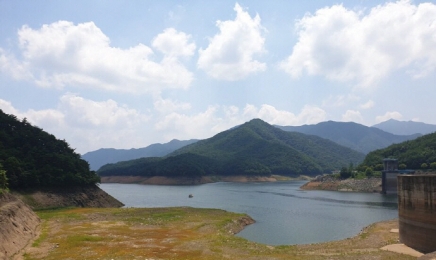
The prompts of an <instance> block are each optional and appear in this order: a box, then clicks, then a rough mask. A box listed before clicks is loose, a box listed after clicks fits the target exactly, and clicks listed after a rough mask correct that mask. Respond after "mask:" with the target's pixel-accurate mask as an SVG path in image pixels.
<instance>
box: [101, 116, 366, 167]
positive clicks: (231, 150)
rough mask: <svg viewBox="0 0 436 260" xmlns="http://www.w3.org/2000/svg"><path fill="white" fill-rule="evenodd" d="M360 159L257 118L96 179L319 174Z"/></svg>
mask: <svg viewBox="0 0 436 260" xmlns="http://www.w3.org/2000/svg"><path fill="white" fill-rule="evenodd" d="M363 158H364V154H362V153H359V152H356V151H354V150H352V149H350V148H346V147H343V146H340V145H338V144H336V143H334V142H332V141H330V140H327V139H323V138H320V137H317V136H309V135H305V134H301V133H296V132H286V131H282V130H280V129H278V128H276V127H274V126H271V125H269V124H267V123H265V122H263V121H262V120H260V119H254V120H251V121H250V122H247V123H245V124H243V125H240V126H238V127H236V128H232V129H230V130H227V131H224V132H221V133H219V134H217V135H215V136H214V137H211V138H209V139H205V140H201V141H198V142H196V143H194V144H191V145H187V146H184V147H182V148H180V149H178V150H176V151H174V152H173V153H171V154H169V155H167V156H166V157H165V158H143V159H138V160H134V161H127V162H120V163H117V164H109V165H105V166H103V167H101V168H100V170H99V171H98V174H99V175H100V176H110V175H138V176H159V175H160V176H187V175H189V176H204V175H271V174H279V175H289V176H297V175H300V174H307V175H317V174H320V173H323V172H329V171H332V170H335V169H340V168H341V167H343V166H348V165H349V164H350V163H354V164H357V163H359V162H361V161H362V160H363Z"/></svg>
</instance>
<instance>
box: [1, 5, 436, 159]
mask: <svg viewBox="0 0 436 260" xmlns="http://www.w3.org/2000/svg"><path fill="white" fill-rule="evenodd" d="M435 83H436V1H412V0H410V1H406V0H402V1H376V0H368V1H367V0H360V1H358V0H353V1H351V0H350V1H346V0H344V1H342V2H337V1H332V0H317V1H295V0H275V1H253V0H251V1H247V0H243V1H238V2H235V1H229V0H220V1H210V0H208V1H205V0H179V1H175V0H166V1H147V0H144V1H139V0H137V1H134V0H132V1H117V0H113V1H109V0H96V1H87V0H85V1H84V0H73V1H68V0H66V1H57V0H32V1H23V0H14V1H10V0H0V109H1V110H3V112H5V113H8V114H14V115H15V116H17V117H18V118H19V119H23V118H26V119H27V121H28V122H30V123H31V124H32V125H35V126H38V127H40V128H42V129H44V130H45V131H47V132H49V133H51V134H53V135H55V136H56V137H57V138H59V139H64V140H66V141H67V142H68V143H69V144H70V146H71V147H72V148H74V149H76V152H78V153H81V154H83V153H86V152H89V151H94V150H97V149H100V148H118V149H130V148H140V147H146V146H148V145H150V144H154V143H166V142H169V141H170V140H172V139H179V140H188V139H205V138H209V137H212V136H213V135H215V134H217V133H219V132H221V131H224V130H227V129H229V128H232V127H234V126H236V125H239V124H242V123H244V122H247V121H249V120H251V119H253V118H260V119H262V120H264V121H266V122H268V123H270V124H275V125H283V126H288V125H292V126H298V125H304V124H316V123H319V122H323V121H328V120H333V121H340V122H350V121H352V122H356V123H359V124H363V125H366V126H372V125H374V124H377V123H380V122H383V121H386V120H388V119H391V118H392V119H397V120H401V121H409V120H412V121H419V122H425V123H429V124H436V116H435V112H434V111H436V102H435V101H436V89H435V87H436V85H435Z"/></svg>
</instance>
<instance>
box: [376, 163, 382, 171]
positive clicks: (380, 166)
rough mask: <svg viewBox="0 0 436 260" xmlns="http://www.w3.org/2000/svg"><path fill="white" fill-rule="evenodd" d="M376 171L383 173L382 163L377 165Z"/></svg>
mask: <svg viewBox="0 0 436 260" xmlns="http://www.w3.org/2000/svg"><path fill="white" fill-rule="evenodd" d="M374 170H376V171H383V164H381V163H379V164H376V165H375V168H374Z"/></svg>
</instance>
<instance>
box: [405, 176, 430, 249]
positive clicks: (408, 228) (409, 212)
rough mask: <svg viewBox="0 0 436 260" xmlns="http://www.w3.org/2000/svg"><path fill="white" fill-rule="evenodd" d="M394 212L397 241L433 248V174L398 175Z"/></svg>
mask: <svg viewBox="0 0 436 260" xmlns="http://www.w3.org/2000/svg"><path fill="white" fill-rule="evenodd" d="M398 216H399V233H400V242H401V243H404V244H405V245H407V246H409V247H411V248H413V249H415V250H418V251H420V252H422V253H424V254H427V253H431V252H434V251H436V175H430V174H422V175H421V174H419V175H418V174H417V175H403V174H400V175H398Z"/></svg>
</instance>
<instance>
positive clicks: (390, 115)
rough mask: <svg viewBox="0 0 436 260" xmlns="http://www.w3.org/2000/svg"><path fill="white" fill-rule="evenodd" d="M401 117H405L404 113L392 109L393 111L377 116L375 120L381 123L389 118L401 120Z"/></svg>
mask: <svg viewBox="0 0 436 260" xmlns="http://www.w3.org/2000/svg"><path fill="white" fill-rule="evenodd" d="M401 118H403V115H401V114H400V112H397V111H392V112H386V113H385V114H384V115H382V116H377V117H376V118H375V121H376V122H377V123H380V122H384V121H387V120H389V119H395V120H401Z"/></svg>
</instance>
